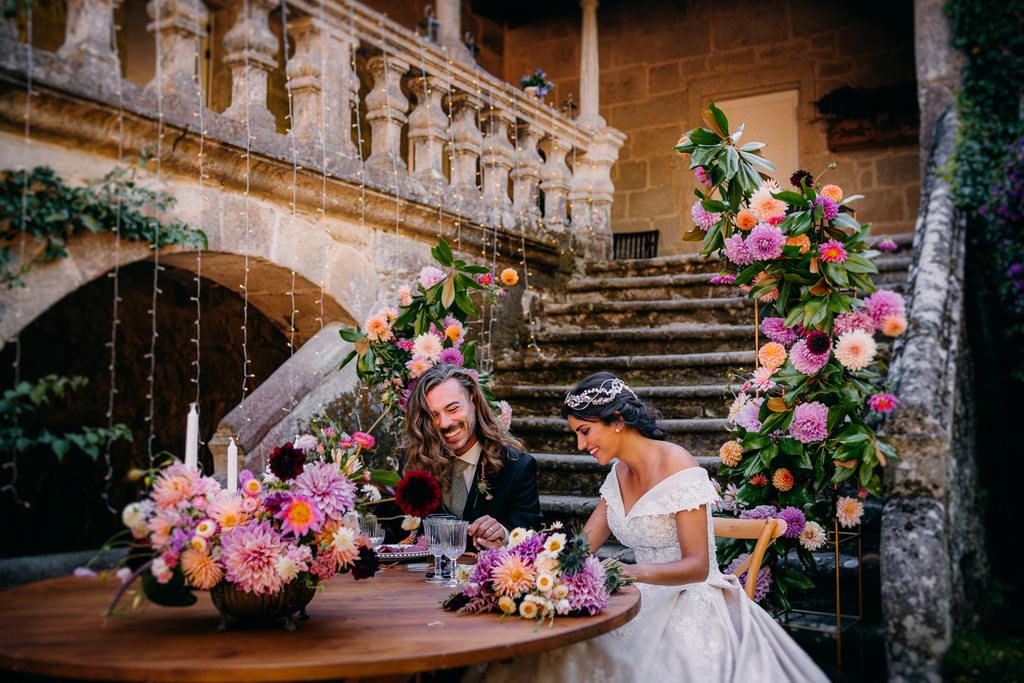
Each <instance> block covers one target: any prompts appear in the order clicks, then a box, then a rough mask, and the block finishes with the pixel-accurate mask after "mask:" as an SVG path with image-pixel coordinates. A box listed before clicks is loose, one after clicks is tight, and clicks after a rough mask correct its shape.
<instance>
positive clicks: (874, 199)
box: [504, 0, 920, 253]
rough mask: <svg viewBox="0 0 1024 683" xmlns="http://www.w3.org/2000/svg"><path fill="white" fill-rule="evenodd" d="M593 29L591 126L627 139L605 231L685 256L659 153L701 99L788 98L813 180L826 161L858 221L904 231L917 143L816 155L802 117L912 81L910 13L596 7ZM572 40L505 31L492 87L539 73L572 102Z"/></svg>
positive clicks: (754, 5) (870, 5)
mask: <svg viewBox="0 0 1024 683" xmlns="http://www.w3.org/2000/svg"><path fill="white" fill-rule="evenodd" d="M883 18H884V20H883ZM598 25H599V28H598V36H599V38H598V39H599V41H600V66H601V84H600V99H601V114H602V116H604V117H605V119H607V121H608V123H609V125H612V126H615V127H616V128H618V129H619V130H621V131H623V132H624V133H626V134H627V135H628V136H629V140H628V141H627V142H626V145H625V146H624V147H623V148H622V150H621V153H620V157H619V159H620V161H619V162H618V163H617V164H616V165H615V166H614V168H613V176H612V178H613V181H614V183H615V203H614V204H613V209H612V211H613V213H612V227H613V229H614V230H615V231H616V232H634V231H644V230H660V231H661V245H660V247H659V252H660V253H672V252H677V251H689V250H692V249H694V248H695V246H693V245H692V244H688V243H683V242H680V241H679V237H680V236H681V234H682V233H683V232H685V231H686V230H688V229H689V228H690V227H692V222H691V221H690V218H689V215H688V210H689V206H690V204H691V203H692V193H691V190H692V188H693V187H694V181H693V180H692V177H691V175H690V173H689V171H688V169H687V164H686V163H685V162H684V161H683V160H682V159H680V158H678V157H677V156H676V155H675V153H674V152H673V151H672V146H673V145H674V144H675V141H676V139H677V138H678V136H679V134H680V132H682V131H683V130H686V129H688V128H691V127H693V126H695V125H700V108H701V107H702V106H704V105H706V103H707V102H708V101H710V100H723V99H732V98H736V97H744V96H748V95H758V94H765V93H770V92H776V91H782V90H792V89H798V90H799V105H798V109H797V112H798V125H799V129H798V135H799V154H800V165H801V166H802V167H803V168H807V169H809V170H811V171H812V172H814V173H818V172H820V171H821V170H823V169H824V168H825V166H826V164H828V162H830V161H836V162H837V163H838V164H839V167H838V168H837V169H835V170H834V171H830V172H829V174H828V175H827V176H826V177H827V178H828V179H829V180H831V181H832V182H836V183H838V184H840V185H842V186H843V187H844V188H845V189H846V191H847V192H848V193H851V194H852V193H854V192H856V193H863V194H864V195H866V197H865V198H864V199H863V200H861V201H860V202H859V204H858V210H859V212H860V214H861V216H862V218H863V220H866V221H871V222H872V223H873V224H874V226H875V232H876V233H896V232H907V231H911V230H913V227H914V218H915V216H916V214H917V209H918V204H919V193H920V172H919V165H920V155H919V152H918V146H917V144H916V143H911V144H900V145H884V146H874V147H869V148H865V149H861V150H854V151H842V152H836V153H833V152H830V151H829V149H828V146H827V140H826V124H825V121H824V120H822V119H821V117H820V115H819V114H818V112H817V109H816V108H815V105H814V103H815V101H817V100H819V99H821V98H822V97H823V96H824V95H825V94H827V93H829V92H831V91H832V90H835V89H837V88H840V87H842V86H852V87H861V88H874V87H880V86H886V85H897V84H912V83H913V82H914V81H915V72H914V44H913V31H914V17H913V7H912V5H910V4H902V3H883V2H879V1H877V0H872V1H870V2H866V3H856V4H855V3H849V2H839V1H837V0H825V1H822V2H816V3H806V2H796V1H795V0H789V1H783V2H771V3H767V2H752V1H741V0H734V1H732V2H717V3H679V2H673V1H669V0H657V1H651V2H645V3H643V4H642V5H639V4H636V3H627V2H621V1H618V0H610V1H607V2H602V3H601V5H600V7H599V8H598ZM579 37H580V19H579V15H578V13H576V15H574V16H565V15H564V13H561V14H560V16H558V17H553V18H550V19H545V20H536V21H533V22H531V23H529V24H527V25H523V26H519V27H515V28H509V29H507V30H506V33H505V59H504V69H505V71H504V78H505V79H506V80H509V81H515V80H516V79H518V77H519V75H520V74H522V73H523V72H526V71H532V69H533V68H534V67H537V66H540V67H542V68H544V69H545V70H547V72H548V74H549V77H550V79H551V80H552V81H554V82H555V84H556V90H555V92H554V93H553V98H554V99H555V101H557V102H561V101H562V100H563V99H564V98H565V97H566V95H568V94H570V93H572V94H573V97H574V98H575V100H576V102H579V94H578V90H579V83H578V72H579V40H580V38H579ZM549 99H550V98H549ZM726 113H728V112H726ZM732 123H733V125H734V126H735V125H736V124H737V123H739V122H738V121H734V122H732ZM765 151H766V154H767V156H768V157H769V158H771V156H772V155H771V148H770V147H769V148H768V149H766V150H765ZM780 170H781V169H780ZM791 170H792V169H786V170H785V171H784V173H785V176H788V175H789V173H790V172H791Z"/></svg>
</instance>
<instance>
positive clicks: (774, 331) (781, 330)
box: [761, 318, 798, 346]
mask: <svg viewBox="0 0 1024 683" xmlns="http://www.w3.org/2000/svg"><path fill="white" fill-rule="evenodd" d="M761 332H762V333H763V334H764V336H766V337H768V338H769V339H771V340H772V341H773V342H778V343H780V344H782V345H783V346H789V345H790V344H792V343H793V342H795V341H796V340H797V338H798V337H797V333H796V331H795V330H794V329H793V328H792V327H786V322H785V320H784V319H782V318H765V319H764V320H762V321H761Z"/></svg>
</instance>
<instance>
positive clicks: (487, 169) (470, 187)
mask: <svg viewBox="0 0 1024 683" xmlns="http://www.w3.org/2000/svg"><path fill="white" fill-rule="evenodd" d="M122 1H123V0H67V26H66V40H65V44H64V45H63V47H61V48H60V50H59V51H58V52H57V53H56V55H50V57H51V58H53V59H59V60H64V61H68V62H72V64H69V65H68V66H69V68H68V71H69V72H74V68H77V67H81V68H83V69H87V70H90V71H91V72H92V73H94V74H106V75H107V79H106V80H107V81H109V80H110V79H109V76H110V75H112V74H114V73H117V72H118V60H119V59H120V58H121V57H120V56H119V55H118V54H117V52H116V51H115V50H114V49H112V48H111V41H110V40H109V36H110V35H112V28H113V27H112V22H113V21H114V8H115V7H116V6H117V5H118V4H119V3H120V2H122ZM215 9H216V10H218V11H219V12H220V14H218V16H222V15H223V16H226V17H227V18H228V20H229V22H230V23H229V25H228V27H227V31H226V32H225V33H224V34H223V43H222V46H221V47H222V48H223V49H218V50H215V51H214V53H215V54H218V55H221V57H220V59H222V60H223V67H224V70H223V71H221V73H223V72H225V71H226V72H227V73H229V74H230V76H229V77H230V81H231V87H230V102H229V103H228V104H227V106H226V108H225V109H224V111H223V112H221V113H219V114H218V113H216V112H213V111H208V110H204V112H203V114H204V116H203V117H201V118H203V119H204V120H205V122H206V123H205V130H204V131H203V132H204V134H206V135H207V136H208V137H210V138H217V137H218V136H220V137H222V141H223V142H226V143H228V144H235V145H239V146H241V144H244V145H245V146H246V147H248V148H249V149H251V150H252V151H253V152H255V153H258V154H259V153H262V154H265V155H267V156H271V157H273V156H278V157H281V156H291V157H292V160H293V161H298V163H299V164H300V165H301V167H302V168H303V169H304V170H306V171H308V172H318V171H324V172H329V173H330V175H331V176H332V177H334V178H338V179H342V180H349V181H352V182H355V183H364V184H365V185H366V186H368V187H370V188H373V189H375V190H378V191H380V192H383V193H388V194H392V195H394V196H395V197H396V198H400V199H401V200H403V201H410V202H414V203H419V204H423V205H426V206H428V207H435V208H440V209H443V210H445V211H448V212H450V213H452V214H455V215H457V216H458V217H459V218H461V219H463V220H468V221H471V222H476V223H479V224H482V225H485V226H489V227H494V228H504V229H509V230H516V231H517V232H518V230H520V229H525V230H526V231H527V233H528V234H532V233H534V231H536V230H539V229H544V230H550V231H555V232H558V233H565V232H571V233H574V234H575V235H576V236H577V239H578V240H585V241H586V242H587V243H592V245H593V246H592V247H588V246H587V245H584V246H585V247H587V248H588V249H589V250H590V253H591V254H598V255H600V254H602V253H606V249H607V245H608V244H610V235H611V228H610V226H609V218H610V207H611V203H612V197H613V190H614V187H613V186H612V182H611V167H612V165H613V164H614V163H615V161H616V160H617V158H618V150H619V148H620V147H621V146H622V144H623V142H624V140H625V136H624V135H623V134H622V133H620V132H619V131H617V130H615V129H613V128H610V127H607V126H605V125H603V121H601V122H600V124H599V125H595V124H594V123H593V122H591V123H588V124H587V125H582V124H581V123H579V122H577V121H574V120H572V119H569V118H567V117H566V116H564V115H562V114H561V113H559V112H558V111H556V110H555V109H553V108H551V107H550V106H548V105H546V104H543V103H542V102H539V101H537V100H536V99H535V98H533V97H530V96H528V95H527V94H526V93H524V92H522V91H521V90H519V89H518V88H515V87H513V86H512V85H510V84H508V83H505V82H504V81H501V80H499V79H497V78H495V77H494V76H492V75H491V74H489V73H487V72H485V71H483V70H482V69H480V68H479V67H478V66H477V65H475V64H473V63H472V62H471V61H470V60H467V59H465V58H464V55H456V54H454V53H450V52H449V51H450V49H451V48H450V47H449V46H445V47H442V46H439V45H436V44H433V43H430V42H428V41H427V40H426V39H425V38H423V37H421V36H418V35H416V34H415V33H413V32H411V31H409V30H407V29H405V28H403V27H401V26H400V25H398V24H396V23H395V22H393V21H391V20H390V19H388V18H386V17H384V16H383V15H381V14H379V13H377V12H374V11H373V10H371V9H369V8H367V7H365V6H363V5H361V4H359V3H357V2H353V1H352V0H323V2H322V3H321V2H312V1H310V0H287V2H286V4H284V3H281V2H278V1H276V0H227V1H226V5H225V4H224V3H222V4H220V5H218V6H216V7H213V6H211V7H210V8H207V6H206V5H205V4H204V3H203V2H202V0H150V2H149V4H148V6H147V10H148V13H149V16H150V18H151V20H152V22H151V23H150V24H149V27H148V28H149V31H150V32H151V33H152V34H153V35H154V38H155V44H156V49H157V51H158V54H157V55H156V64H157V65H158V68H157V69H156V74H155V75H154V77H153V79H152V81H151V82H150V83H149V85H148V86H146V88H145V95H146V97H148V98H149V99H148V100H145V98H143V97H142V96H140V97H139V102H143V101H149V102H151V101H152V100H153V96H154V95H158V96H159V102H160V105H161V106H160V108H159V110H160V116H161V117H162V118H164V119H165V121H166V123H167V124H169V125H172V126H177V127H179V128H181V129H183V130H185V131H188V132H192V133H196V132H197V127H198V125H199V123H198V120H197V119H198V118H200V117H197V116H196V115H195V110H196V108H197V107H198V106H199V105H198V103H199V102H209V98H208V97H207V96H206V94H205V93H203V92H202V89H201V88H200V85H199V82H198V80H197V69H198V65H199V64H200V63H201V60H200V59H198V58H197V50H198V46H199V44H200V39H202V38H205V37H206V36H204V32H205V31H206V30H207V26H208V25H209V24H208V14H209V13H212V12H213V11H214V10H215ZM225 9H226V10H227V11H226V12H225V11H224V10H225ZM282 12H284V16H285V20H286V28H287V35H288V38H289V43H290V44H291V45H293V48H292V49H291V50H290V51H289V54H287V55H282V50H283V48H282V40H281V39H280V38H279V35H280V33H279V32H277V31H275V30H272V22H281V14H282ZM274 28H276V26H275V27H274ZM128 39H129V40H131V37H130V36H128ZM0 41H2V42H6V44H8V45H11V42H12V41H13V37H11V36H10V35H9V34H7V35H3V34H0ZM11 47H12V48H13V47H15V46H13V45H11ZM18 47H19V48H20V49H12V50H5V51H6V52H9V53H11V56H10V57H9V58H8V59H7V63H5V66H11V65H12V64H10V62H14V63H15V64H16V63H17V62H18V60H19V59H20V58H19V57H18V54H19V53H20V52H21V51H23V50H24V46H18ZM36 52H37V53H41V51H38V50H36ZM42 61H43V62H45V59H43V60H42ZM36 63H37V64H39V63H41V62H40V60H38V59H37V60H36ZM282 63H283V64H284V65H285V73H284V75H285V77H286V80H287V91H288V93H289V94H290V95H291V114H290V121H282V120H281V118H282V117H281V115H280V113H279V114H277V115H276V116H275V114H274V113H273V111H272V106H271V103H270V102H269V101H268V87H269V79H270V78H271V76H272V74H274V73H276V72H275V70H277V69H280V66H281V64H282ZM216 72H217V70H216V69H214V73H216ZM360 77H361V78H360ZM40 79H42V80H41V81H40ZM36 80H37V82H42V83H44V84H46V75H45V74H37V75H36ZM101 80H102V79H100V78H96V79H94V81H95V82H97V83H99V82H100V81H101ZM89 82H92V81H89V80H88V79H86V80H85V81H75V80H74V79H68V82H67V83H66V84H64V85H65V86H66V87H65V88H64V89H71V90H76V89H77V90H85V89H87V88H88V84H89ZM361 83H362V84H363V88H362V91H361V88H360V84H361ZM51 85H53V86H57V87H58V89H60V86H61V84H60V83H52V84H51ZM126 85H130V84H126ZM367 88H368V90H367ZM361 93H362V94H361ZM80 94H89V93H85V92H82V93H80ZM130 95H131V93H128V96H127V97H126V98H125V99H124V106H125V107H127V108H128V109H131V108H132V107H133V102H134V100H133V99H132V97H131V96H130ZM92 96H93V98H94V99H97V100H101V101H102V100H103V99H104V93H92ZM360 98H362V99H361V101H360ZM108 101H109V99H108ZM140 109H143V110H144V109H145V107H140ZM150 109H152V107H150ZM135 113H142V114H145V113H147V112H146V111H137V112H135ZM149 113H151V111H150V112H149ZM360 113H361V116H360ZM176 117H177V120H176ZM219 121H223V123H218V122H219ZM222 131H223V135H220V133H221V132H222ZM282 131H284V132H282ZM243 132H244V136H245V137H241V136H242V135H243ZM240 138H241V139H240ZM364 138H367V139H366V140H364ZM364 142H365V144H364ZM282 150H287V154H281V153H280V152H281V151H282Z"/></svg>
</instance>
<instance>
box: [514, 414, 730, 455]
mask: <svg viewBox="0 0 1024 683" xmlns="http://www.w3.org/2000/svg"><path fill="white" fill-rule="evenodd" d="M658 424H659V425H660V426H661V428H662V429H664V430H665V431H666V432H667V433H668V438H669V440H670V441H673V442H675V443H678V444H679V445H681V446H683V447H684V448H686V449H687V450H688V451H690V452H691V453H711V452H717V451H718V449H719V447H720V446H721V445H722V442H723V441H724V440H725V438H726V429H727V428H728V425H729V423H728V421H726V420H722V419H715V418H696V419H681V420H662V421H661V422H659V423H658ZM512 432H513V433H514V434H516V435H517V436H519V437H520V438H521V439H523V441H524V442H525V443H526V447H527V449H528V450H531V451H541V452H544V451H553V452H556V453H566V452H572V451H574V450H576V437H575V435H574V434H573V432H572V430H570V429H569V425H568V423H566V421H565V420H563V419H562V418H560V417H513V418H512Z"/></svg>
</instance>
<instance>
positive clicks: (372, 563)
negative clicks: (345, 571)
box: [352, 545, 380, 581]
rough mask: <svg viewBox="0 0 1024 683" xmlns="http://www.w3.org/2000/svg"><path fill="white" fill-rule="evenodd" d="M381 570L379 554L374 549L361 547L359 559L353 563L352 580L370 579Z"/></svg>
mask: <svg viewBox="0 0 1024 683" xmlns="http://www.w3.org/2000/svg"><path fill="white" fill-rule="evenodd" d="M379 568H380V562H379V561H378V560H377V553H375V552H374V551H373V548H367V547H366V546H365V545H362V546H359V557H357V558H356V561H355V562H353V563H352V578H354V579H355V580H356V581H358V580H359V579H368V578H370V577H372V576H373V575H374V574H376V573H377V569H379Z"/></svg>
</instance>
